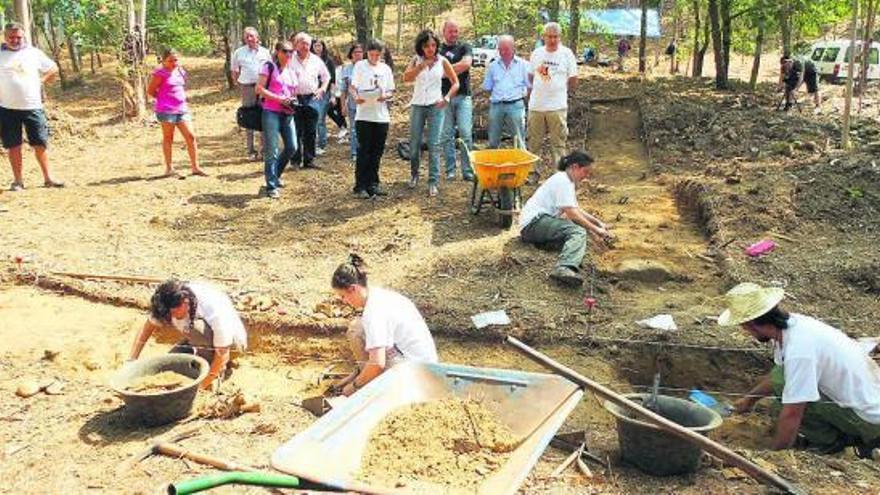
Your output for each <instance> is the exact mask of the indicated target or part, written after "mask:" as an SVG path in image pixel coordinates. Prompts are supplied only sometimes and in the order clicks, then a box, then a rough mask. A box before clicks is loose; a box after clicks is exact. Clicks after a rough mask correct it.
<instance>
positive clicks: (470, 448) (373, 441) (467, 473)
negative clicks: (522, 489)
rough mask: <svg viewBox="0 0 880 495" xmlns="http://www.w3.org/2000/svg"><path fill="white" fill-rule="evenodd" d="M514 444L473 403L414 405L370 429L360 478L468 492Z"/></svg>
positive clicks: (503, 429)
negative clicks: (431, 484) (422, 484)
mask: <svg viewBox="0 0 880 495" xmlns="http://www.w3.org/2000/svg"><path fill="white" fill-rule="evenodd" d="M518 443H519V442H518V439H517V438H515V437H514V435H513V433H512V432H511V431H510V429H509V428H508V427H507V426H505V425H503V424H501V423H500V422H499V421H498V420H497V419H496V417H495V415H494V414H493V413H492V412H491V411H489V410H488V409H486V407H485V406H483V405H482V404H481V403H480V402H479V401H476V400H473V399H465V400H463V399H444V400H440V401H432V402H426V403H421V404H415V405H412V406H408V407H404V408H402V409H400V410H398V411H396V412H394V413H392V414H390V415H389V416H388V417H386V418H385V419H384V420H383V421H382V422H381V423H380V424H379V426H377V427H376V428H375V429H374V430H373V433H372V434H371V436H370V442H369V446H368V447H367V451H366V452H365V453H364V456H363V464H362V466H361V473H360V477H361V478H363V479H364V480H367V481H370V482H374V483H380V484H382V485H386V486H394V487H403V486H407V487H410V488H413V487H416V489H418V488H417V487H418V485H419V482H421V483H424V482H430V483H436V484H441V485H449V486H453V487H456V488H458V489H460V490H462V491H472V490H473V487H474V486H475V485H477V484H478V483H480V482H481V481H482V480H483V479H485V478H486V477H487V476H488V475H489V474H490V473H492V472H493V471H494V470H495V469H497V468H498V467H499V466H501V465H502V464H503V463H504V461H505V460H506V459H507V454H508V453H509V452H511V451H512V450H513V449H514V448H516V446H517V445H518ZM468 489H469V490H468ZM429 491H430V490H428V491H426V493H427V492H429Z"/></svg>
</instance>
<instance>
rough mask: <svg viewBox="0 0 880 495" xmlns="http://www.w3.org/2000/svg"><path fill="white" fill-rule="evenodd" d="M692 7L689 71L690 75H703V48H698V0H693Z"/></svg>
mask: <svg viewBox="0 0 880 495" xmlns="http://www.w3.org/2000/svg"><path fill="white" fill-rule="evenodd" d="M692 5H693V7H694V56H693V64H694V69H693V72H691V76H692V77H701V76H702V75H703V56H704V55H705V54H706V51H705V50H702V49H701V48H700V0H693V3H692Z"/></svg>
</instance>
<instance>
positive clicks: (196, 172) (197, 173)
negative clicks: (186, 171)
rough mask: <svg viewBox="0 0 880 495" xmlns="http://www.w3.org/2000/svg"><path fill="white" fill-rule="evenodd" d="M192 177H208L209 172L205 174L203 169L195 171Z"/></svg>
mask: <svg viewBox="0 0 880 495" xmlns="http://www.w3.org/2000/svg"><path fill="white" fill-rule="evenodd" d="M191 175H197V176H199V177H208V172H205V171H204V170H202V169H198V170H193V171H192V174H191Z"/></svg>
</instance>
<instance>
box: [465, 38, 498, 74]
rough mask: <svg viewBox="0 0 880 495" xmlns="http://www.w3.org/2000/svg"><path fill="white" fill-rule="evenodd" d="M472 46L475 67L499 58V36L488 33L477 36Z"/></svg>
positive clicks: (484, 65)
mask: <svg viewBox="0 0 880 495" xmlns="http://www.w3.org/2000/svg"><path fill="white" fill-rule="evenodd" d="M471 47H472V48H473V50H474V62H473V65H474V66H475V67H486V66H488V65H489V63H490V62H492V61H493V60H495V59H496V58H498V36H495V35H487V36H480V37H479V38H477V39H476V40H475V41H474V42H473V44H472V45H471Z"/></svg>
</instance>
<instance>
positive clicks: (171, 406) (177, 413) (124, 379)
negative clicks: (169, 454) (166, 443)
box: [110, 354, 210, 426]
mask: <svg viewBox="0 0 880 495" xmlns="http://www.w3.org/2000/svg"><path fill="white" fill-rule="evenodd" d="M163 371H173V372H175V373H180V374H181V375H184V376H188V377H190V378H192V379H193V382H192V383H190V384H188V385H186V386H184V387H181V388H176V389H174V390H168V391H164V390H163V391H158V392H132V391H130V390H126V389H125V387H126V386H128V385H129V384H130V383H131V381H132V380H134V379H136V378H140V377H143V376H149V375H155V374H157V373H161V372H163ZM208 371H210V366H209V365H208V362H207V361H205V360H204V359H202V358H201V357H199V356H193V355H192V354H166V355H164V356H157V357H153V358H148V359H142V360H139V361H133V362H131V363H128V364H126V365H125V366H123V367H122V369H121V370H119V371H118V372H117V373H116V374H115V375H114V376H113V378H111V379H110V387H111V388H113V391H114V392H116V394H117V395H119V396H120V397H121V398H122V400H123V401H125V407H126V409H128V411H127V412H128V415H129V417H131V418H132V419H135V420H138V421H140V422H141V423H143V424H146V425H150V426H158V425H164V424H167V423H171V422H172V421H177V420H179V419H183V418H185V417H187V416H188V415H189V413H190V411H191V410H192V407H193V403H194V402H195V399H196V394H197V393H198V391H199V384H201V383H202V381H204V379H205V377H206V376H208Z"/></svg>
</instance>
